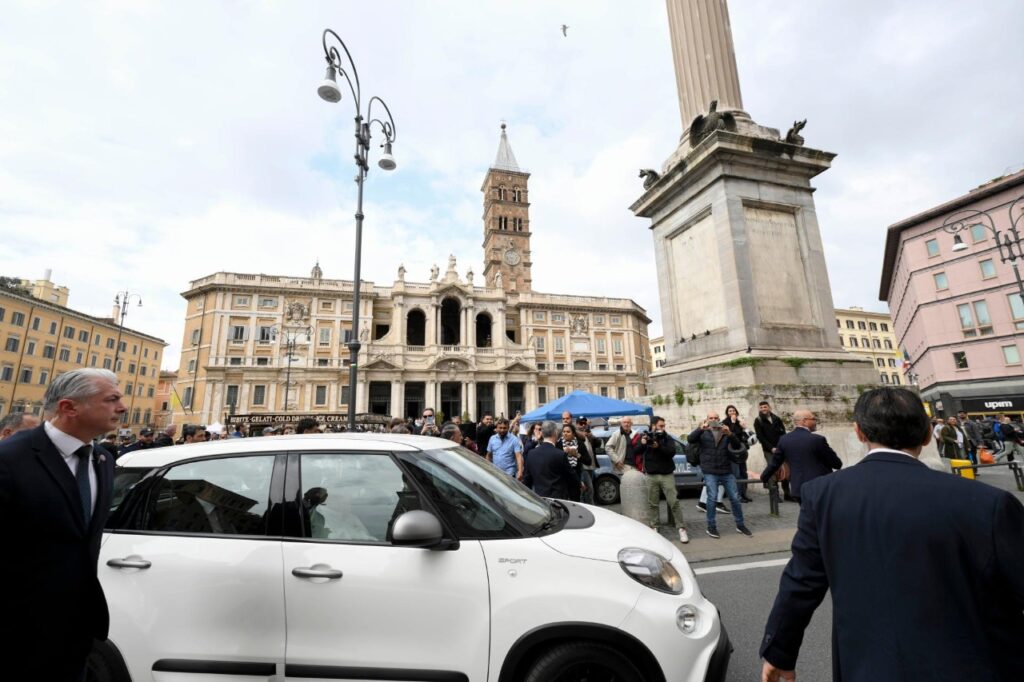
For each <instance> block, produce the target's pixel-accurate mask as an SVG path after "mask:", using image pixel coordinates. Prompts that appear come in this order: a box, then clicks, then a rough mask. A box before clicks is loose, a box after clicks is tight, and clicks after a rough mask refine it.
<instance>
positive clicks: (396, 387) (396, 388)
mask: <svg viewBox="0 0 1024 682" xmlns="http://www.w3.org/2000/svg"><path fill="white" fill-rule="evenodd" d="M404 388H405V385H404V384H403V383H402V380H401V379H394V380H392V382H391V416H392V417H404V416H405V414H404V412H405V407H404V406H403V405H402V403H403V402H405V397H404V396H403V393H404V390H403V389H404Z"/></svg>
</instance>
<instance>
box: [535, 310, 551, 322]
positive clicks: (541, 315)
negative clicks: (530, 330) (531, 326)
mask: <svg viewBox="0 0 1024 682" xmlns="http://www.w3.org/2000/svg"><path fill="white" fill-rule="evenodd" d="M547 318H548V314H547V313H545V312H542V311H540V310H535V311H533V321H534V322H544V321H545V320H547Z"/></svg>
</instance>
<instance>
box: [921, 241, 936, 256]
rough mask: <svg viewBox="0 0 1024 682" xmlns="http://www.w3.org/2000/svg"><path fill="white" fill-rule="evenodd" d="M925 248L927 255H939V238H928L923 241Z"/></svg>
mask: <svg viewBox="0 0 1024 682" xmlns="http://www.w3.org/2000/svg"><path fill="white" fill-rule="evenodd" d="M924 246H925V248H926V249H928V257H929V258H932V257H934V256H938V255H939V240H938V239H929V240H928V241H926V242H925V243H924Z"/></svg>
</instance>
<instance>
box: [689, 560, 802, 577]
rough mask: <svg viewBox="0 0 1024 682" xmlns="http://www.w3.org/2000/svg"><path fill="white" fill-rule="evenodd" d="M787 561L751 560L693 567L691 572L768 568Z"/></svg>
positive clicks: (699, 573)
mask: <svg viewBox="0 0 1024 682" xmlns="http://www.w3.org/2000/svg"><path fill="white" fill-rule="evenodd" d="M788 563H789V559H772V560H770V561H751V562H750V563H746V564H726V565H725V566H707V567H705V568H695V569H693V572H694V573H696V574H697V575H707V574H708V573H726V572H728V571H746V570H748V569H751V568H770V567H772V566H785V565H786V564H788Z"/></svg>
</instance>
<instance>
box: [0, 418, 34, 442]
mask: <svg viewBox="0 0 1024 682" xmlns="http://www.w3.org/2000/svg"><path fill="white" fill-rule="evenodd" d="M37 426H39V417H36V416H34V415H31V414H28V413H26V412H12V413H11V414H9V415H7V416H6V417H4V418H3V419H0V440H3V439H4V438H8V437H9V436H13V435H14V434H16V433H17V432H18V431H25V430H27V429H34V428H36V427H37Z"/></svg>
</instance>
